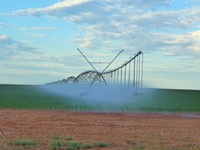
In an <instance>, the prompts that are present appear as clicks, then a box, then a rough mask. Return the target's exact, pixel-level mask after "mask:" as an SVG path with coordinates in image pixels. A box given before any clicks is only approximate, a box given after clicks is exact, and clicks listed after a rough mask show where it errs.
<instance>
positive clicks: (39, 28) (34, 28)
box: [31, 27, 54, 30]
mask: <svg viewBox="0 0 200 150" xmlns="http://www.w3.org/2000/svg"><path fill="white" fill-rule="evenodd" d="M31 30H54V28H52V27H31Z"/></svg>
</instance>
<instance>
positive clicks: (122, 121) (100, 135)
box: [0, 110, 200, 150]
mask: <svg viewBox="0 0 200 150" xmlns="http://www.w3.org/2000/svg"><path fill="white" fill-rule="evenodd" d="M0 129H1V130H2V131H3V132H4V135H3V134H1V133H0V136H1V139H7V140H9V141H11V143H14V141H17V140H34V141H37V143H38V144H37V145H36V146H34V147H32V149H38V150H45V149H47V150H48V149H51V143H52V142H53V141H54V140H55V139H53V135H57V136H59V137H60V140H62V141H65V142H71V141H78V142H83V143H91V144H93V145H94V147H93V148H92V149H99V150H101V149H102V150H117V149H118V150H129V149H149V150H151V149H153V150H154V149H169V150H171V149H194V150H198V149H199V150H200V114H180V113H179V114H154V113H150V114H147V113H94V112H93V113H92V112H69V111H46V110H41V111H40V110H39V111H38V110H0ZM2 137H3V138H2ZM66 137H72V139H71V141H69V140H68V141H67V139H66ZM1 139H0V140H1ZM99 142H102V143H107V144H109V145H108V146H106V147H104V148H101V147H97V146H95V144H96V143H99ZM2 145H3V144H2V142H1V144H0V149H2V148H1V147H2ZM10 145H11V146H12V145H13V144H10ZM11 146H10V147H11ZM13 146H14V145H13ZM13 149H14V148H13ZM60 149H62V147H60Z"/></svg>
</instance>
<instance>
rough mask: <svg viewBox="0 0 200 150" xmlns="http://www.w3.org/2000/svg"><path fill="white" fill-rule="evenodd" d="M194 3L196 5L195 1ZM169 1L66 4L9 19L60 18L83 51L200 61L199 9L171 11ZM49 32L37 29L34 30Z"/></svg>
mask: <svg viewBox="0 0 200 150" xmlns="http://www.w3.org/2000/svg"><path fill="white" fill-rule="evenodd" d="M195 2H197V1H195ZM172 4H173V1H172V0H138V1H132V0H123V1H121V0H117V1H113V0H101V1H96V0H76V1H69V0H65V1H62V2H58V3H56V4H54V5H52V6H48V7H45V8H36V9H27V10H17V11H15V12H13V13H12V14H10V15H20V16H28V15H31V16H35V17H45V16H48V17H52V18H62V19H64V20H66V21H67V22H71V23H76V24H77V25H78V26H79V31H77V33H76V34H75V35H74V40H73V41H74V43H76V44H78V45H80V48H84V49H98V48H105V49H107V50H113V49H116V48H119V47H120V48H125V49H127V50H142V51H145V52H151V51H154V50H160V51H163V55H166V56H176V55H184V56H185V55H187V56H188V55H189V56H191V57H195V58H196V57H199V56H200V49H199V44H198V43H200V39H199V32H200V30H198V28H199V26H200V17H199V16H200V6H194V7H190V8H185V9H181V10H173V9H171V5H172ZM44 29H46V30H51V28H37V27H35V28H34V30H44Z"/></svg>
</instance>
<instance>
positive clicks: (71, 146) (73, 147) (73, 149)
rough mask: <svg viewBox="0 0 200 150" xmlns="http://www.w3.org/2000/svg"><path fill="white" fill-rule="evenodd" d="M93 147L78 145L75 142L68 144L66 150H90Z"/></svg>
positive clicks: (85, 144)
mask: <svg viewBox="0 0 200 150" xmlns="http://www.w3.org/2000/svg"><path fill="white" fill-rule="evenodd" d="M93 147H94V146H93V145H92V144H89V143H79V142H76V141H73V142H70V143H69V145H68V147H67V150H76V149H90V148H93Z"/></svg>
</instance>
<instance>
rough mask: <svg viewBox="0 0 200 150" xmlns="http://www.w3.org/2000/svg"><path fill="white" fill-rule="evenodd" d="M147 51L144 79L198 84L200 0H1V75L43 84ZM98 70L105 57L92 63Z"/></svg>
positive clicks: (2, 79) (167, 84) (165, 84)
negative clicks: (105, 62)
mask: <svg viewBox="0 0 200 150" xmlns="http://www.w3.org/2000/svg"><path fill="white" fill-rule="evenodd" d="M77 48H79V49H81V50H82V51H83V53H84V54H85V55H86V56H88V59H90V60H91V61H110V60H111V59H112V58H113V57H114V56H115V55H116V54H117V53H118V52H119V51H120V50H121V49H124V52H123V53H122V54H121V55H120V57H119V58H118V59H117V61H116V62H114V64H113V65H112V66H111V68H110V69H112V67H115V66H117V65H119V64H122V63H123V62H124V61H125V60H128V59H129V58H130V57H131V56H132V55H134V53H135V52H137V51H143V52H144V85H145V86H147V87H155V88H173V89H177V88H178V89H200V84H199V83H200V78H199V75H200V0H181V1H180V0H137V1H133V0H101V1H96V0H59V1H58V0H51V1H49V0H42V1H41V0H29V1H27V0H18V1H14V0H6V1H1V5H0V83H2V84H44V83H47V82H52V81H56V80H60V79H64V78H65V79H66V78H67V77H69V76H72V75H73V76H77V75H78V74H79V73H81V72H83V71H86V70H91V69H92V68H91V67H90V66H89V65H88V64H87V62H85V60H84V59H83V58H82V57H81V55H80V54H79V53H78V51H77ZM95 67H96V68H97V69H98V70H99V71H101V70H103V69H104V67H105V65H104V64H101V65H96V66H95Z"/></svg>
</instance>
